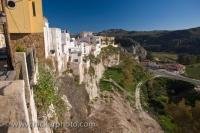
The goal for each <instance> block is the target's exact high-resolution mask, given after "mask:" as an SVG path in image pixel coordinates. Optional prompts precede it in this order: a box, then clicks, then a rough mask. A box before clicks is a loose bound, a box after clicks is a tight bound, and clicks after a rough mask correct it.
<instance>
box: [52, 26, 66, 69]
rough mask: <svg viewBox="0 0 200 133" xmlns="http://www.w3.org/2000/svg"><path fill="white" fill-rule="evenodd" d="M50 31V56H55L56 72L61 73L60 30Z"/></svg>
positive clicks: (53, 29)
mask: <svg viewBox="0 0 200 133" xmlns="http://www.w3.org/2000/svg"><path fill="white" fill-rule="evenodd" d="M50 31H51V45H50V51H51V53H52V54H55V57H56V60H57V69H58V72H61V71H62V69H63V52H62V51H63V50H62V39H61V38H62V34H61V29H59V28H50Z"/></svg>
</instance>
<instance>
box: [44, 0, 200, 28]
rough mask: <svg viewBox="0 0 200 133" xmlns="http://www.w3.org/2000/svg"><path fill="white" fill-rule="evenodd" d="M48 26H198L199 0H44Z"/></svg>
mask: <svg viewBox="0 0 200 133" xmlns="http://www.w3.org/2000/svg"><path fill="white" fill-rule="evenodd" d="M43 10H44V16H45V17H46V18H47V19H48V20H49V23H50V26H51V27H59V28H62V29H68V30H69V31H71V32H81V31H94V32H98V31H102V30H106V29H125V30H136V31H149V30H177V29H187V28H191V27H199V26H200V0H43Z"/></svg>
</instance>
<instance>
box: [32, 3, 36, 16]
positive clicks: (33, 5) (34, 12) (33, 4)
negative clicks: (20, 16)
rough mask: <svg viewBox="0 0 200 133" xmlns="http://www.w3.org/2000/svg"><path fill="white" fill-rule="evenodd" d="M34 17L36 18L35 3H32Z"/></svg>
mask: <svg viewBox="0 0 200 133" xmlns="http://www.w3.org/2000/svg"><path fill="white" fill-rule="evenodd" d="M32 10H33V16H34V17H35V16H36V9H35V2H32Z"/></svg>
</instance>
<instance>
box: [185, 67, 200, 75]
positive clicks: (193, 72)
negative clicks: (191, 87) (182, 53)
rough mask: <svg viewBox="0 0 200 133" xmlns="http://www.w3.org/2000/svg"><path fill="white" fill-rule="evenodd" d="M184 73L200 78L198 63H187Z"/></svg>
mask: <svg viewBox="0 0 200 133" xmlns="http://www.w3.org/2000/svg"><path fill="white" fill-rule="evenodd" d="M185 74H186V76H188V77H191V78H195V79H200V64H194V65H188V66H187V67H186V73H185Z"/></svg>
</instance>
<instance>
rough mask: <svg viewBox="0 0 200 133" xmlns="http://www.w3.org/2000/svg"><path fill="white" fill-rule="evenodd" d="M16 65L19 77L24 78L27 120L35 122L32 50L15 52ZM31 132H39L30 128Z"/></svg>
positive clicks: (34, 64) (34, 69) (34, 67)
mask: <svg viewBox="0 0 200 133" xmlns="http://www.w3.org/2000/svg"><path fill="white" fill-rule="evenodd" d="M15 58H16V66H17V69H20V70H17V71H18V72H19V74H20V75H19V79H21V80H24V82H25V99H26V104H27V109H28V112H29V121H30V123H37V111H36V107H35V101H34V94H33V88H32V86H33V85H34V77H36V76H35V75H36V74H37V73H36V71H37V70H36V68H37V65H36V62H35V58H34V54H33V51H32V52H31V50H30V51H29V52H27V55H26V54H25V53H23V52H21V53H16V56H15ZM30 82H31V83H30ZM32 133H39V131H38V128H37V127H34V128H32Z"/></svg>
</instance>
